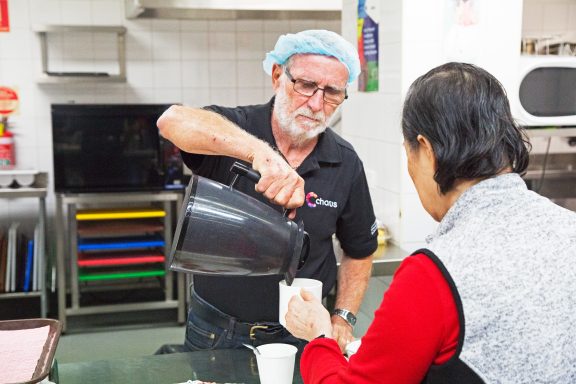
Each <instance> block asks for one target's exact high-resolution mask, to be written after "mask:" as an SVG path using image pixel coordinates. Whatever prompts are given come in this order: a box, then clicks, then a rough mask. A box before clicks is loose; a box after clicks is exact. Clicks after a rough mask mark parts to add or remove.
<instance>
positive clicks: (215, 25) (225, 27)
mask: <svg viewBox="0 0 576 384" xmlns="http://www.w3.org/2000/svg"><path fill="white" fill-rule="evenodd" d="M208 30H209V31H210V32H236V23H235V22H234V21H233V20H210V21H208Z"/></svg>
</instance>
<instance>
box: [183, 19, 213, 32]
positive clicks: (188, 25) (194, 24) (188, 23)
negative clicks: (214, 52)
mask: <svg viewBox="0 0 576 384" xmlns="http://www.w3.org/2000/svg"><path fill="white" fill-rule="evenodd" d="M180 30H181V31H182V32H206V31H208V20H181V21H180Z"/></svg>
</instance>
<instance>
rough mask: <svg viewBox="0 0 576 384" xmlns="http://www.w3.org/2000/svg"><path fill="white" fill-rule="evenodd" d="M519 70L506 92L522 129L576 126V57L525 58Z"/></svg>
mask: <svg viewBox="0 0 576 384" xmlns="http://www.w3.org/2000/svg"><path fill="white" fill-rule="evenodd" d="M518 69H519V70H518V71H517V74H516V75H515V80H514V81H513V82H511V83H509V84H508V85H507V89H506V92H507V94H508V99H509V100H510V109H511V111H512V115H513V116H514V118H515V119H516V120H517V121H518V123H519V124H520V125H522V126H525V127H526V128H532V127H549V126H575V125H576V87H575V86H574V85H575V84H576V57H574V56H551V55H550V56H541V55H521V56H520V59H519V68H518Z"/></svg>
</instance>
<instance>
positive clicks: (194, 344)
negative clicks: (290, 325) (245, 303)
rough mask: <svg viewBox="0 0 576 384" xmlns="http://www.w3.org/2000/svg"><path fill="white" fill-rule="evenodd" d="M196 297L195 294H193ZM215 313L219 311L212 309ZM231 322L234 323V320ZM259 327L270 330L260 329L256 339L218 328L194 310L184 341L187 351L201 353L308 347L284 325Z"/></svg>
mask: <svg viewBox="0 0 576 384" xmlns="http://www.w3.org/2000/svg"><path fill="white" fill-rule="evenodd" d="M193 295H194V293H193ZM195 299H196V300H200V301H202V302H203V304H204V305H207V306H210V307H212V306H211V305H210V304H208V303H206V302H205V301H203V300H202V299H201V298H199V297H198V296H196V297H195ZM212 309H213V310H214V311H218V310H217V309H216V308H214V307H212ZM230 319H231V322H232V323H233V321H234V320H233V319H232V318H230ZM258 325H263V326H268V329H266V330H264V329H258V331H257V332H255V335H254V338H251V337H250V335H248V334H242V333H235V332H234V330H233V329H226V328H221V327H218V326H216V325H214V324H212V323H210V322H208V321H206V320H204V319H202V318H200V317H198V316H197V315H196V314H195V313H194V311H193V309H190V311H189V312H188V319H187V324H186V339H185V341H184V350H185V351H201V350H211V349H240V348H246V347H245V346H243V345H242V344H243V343H245V344H250V345H254V346H259V345H263V344H270V343H286V344H292V345H294V346H296V347H297V348H298V349H299V350H300V351H302V349H303V348H304V346H305V345H306V341H305V340H301V339H297V338H296V337H294V336H292V335H291V334H290V333H289V332H288V331H287V330H286V329H285V328H284V327H283V326H282V325H280V324H279V323H274V322H269V323H266V322H263V323H258Z"/></svg>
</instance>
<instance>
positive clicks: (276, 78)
mask: <svg viewBox="0 0 576 384" xmlns="http://www.w3.org/2000/svg"><path fill="white" fill-rule="evenodd" d="M283 72H284V71H283V69H282V66H281V65H279V64H273V65H272V88H273V89H274V90H277V89H278V87H279V86H280V76H282V73H283Z"/></svg>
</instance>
